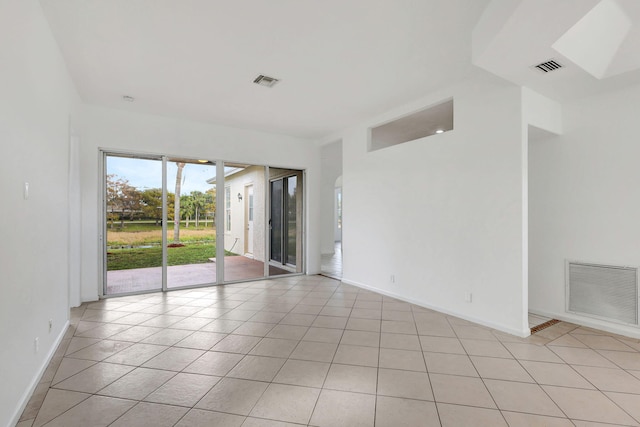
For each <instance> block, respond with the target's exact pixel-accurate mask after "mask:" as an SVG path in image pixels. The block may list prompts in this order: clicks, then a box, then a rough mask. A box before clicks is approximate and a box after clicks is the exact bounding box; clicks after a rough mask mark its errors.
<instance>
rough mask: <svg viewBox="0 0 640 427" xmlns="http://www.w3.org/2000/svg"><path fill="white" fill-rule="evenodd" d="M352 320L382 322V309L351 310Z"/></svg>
mask: <svg viewBox="0 0 640 427" xmlns="http://www.w3.org/2000/svg"><path fill="white" fill-rule="evenodd" d="M350 318H351V319H368V320H378V321H379V320H381V319H382V309H379V310H375V309H369V308H354V309H352V310H351V316H350Z"/></svg>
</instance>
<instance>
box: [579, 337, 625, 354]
mask: <svg viewBox="0 0 640 427" xmlns="http://www.w3.org/2000/svg"><path fill="white" fill-rule="evenodd" d="M575 338H576V339H578V340H579V341H580V342H582V343H583V344H585V345H586V346H588V347H589V348H593V349H594V350H613V351H634V349H633V348H631V347H629V346H628V345H626V344H624V343H623V342H622V341H619V340H617V339H615V338H613V337H610V336H607V335H580V334H578V335H576V336H575Z"/></svg>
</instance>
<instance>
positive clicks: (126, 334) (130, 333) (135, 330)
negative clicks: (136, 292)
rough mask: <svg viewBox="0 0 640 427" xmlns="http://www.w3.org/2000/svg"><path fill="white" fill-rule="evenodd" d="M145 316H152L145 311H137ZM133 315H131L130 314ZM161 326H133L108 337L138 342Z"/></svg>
mask: <svg viewBox="0 0 640 427" xmlns="http://www.w3.org/2000/svg"><path fill="white" fill-rule="evenodd" d="M137 314H140V315H145V316H152V315H149V314H145V313H137ZM132 316H133V315H132ZM161 330H162V328H155V327H152V326H133V327H131V328H129V329H127V330H126V331H122V332H120V333H118V334H115V335H112V336H111V338H110V339H112V340H116V341H130V342H139V341H142V340H143V339H145V338H148V337H150V336H151V335H153V334H156V333H158V332H160V331H161Z"/></svg>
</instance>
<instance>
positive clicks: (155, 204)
mask: <svg viewBox="0 0 640 427" xmlns="http://www.w3.org/2000/svg"><path fill="white" fill-rule="evenodd" d="M141 198H142V213H143V214H144V216H145V218H150V219H153V220H155V221H156V225H158V224H159V222H160V220H161V219H162V189H161V188H149V189H147V190H144V191H143V192H142V193H141Z"/></svg>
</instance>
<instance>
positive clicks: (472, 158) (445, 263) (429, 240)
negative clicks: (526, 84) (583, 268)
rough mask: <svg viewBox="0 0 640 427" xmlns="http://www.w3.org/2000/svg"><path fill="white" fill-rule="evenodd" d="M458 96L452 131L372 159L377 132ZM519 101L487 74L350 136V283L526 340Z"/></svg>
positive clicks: (346, 268)
mask: <svg viewBox="0 0 640 427" xmlns="http://www.w3.org/2000/svg"><path fill="white" fill-rule="evenodd" d="M451 96H453V98H454V123H455V125H454V126H455V129H454V130H453V131H450V132H446V133H444V134H441V135H434V136H430V137H426V138H422V139H419V140H416V141H412V142H409V143H405V144H401V145H397V146H393V147H389V148H386V149H382V150H378V151H374V152H370V153H368V152H367V137H368V132H367V128H368V127H370V126H374V125H376V124H379V123H383V122H385V121H387V120H389V119H392V118H394V117H398V116H401V115H403V114H405V113H408V112H411V111H415V110H419V109H421V108H424V107H425V106H428V105H432V104H434V103H436V102H438V101H441V100H442V99H446V98H449V97H451ZM521 98H522V96H521V89H520V88H518V87H516V86H514V85H511V84H508V83H505V82H503V81H502V80H499V79H497V78H493V77H490V76H488V75H487V74H485V73H483V72H478V73H477V76H476V77H474V78H473V79H470V80H468V81H466V82H464V83H462V84H459V85H457V86H454V87H451V88H445V89H443V90H441V91H439V92H438V93H435V94H432V95H431V96H428V97H426V98H424V99H422V100H420V101H418V102H415V103H413V104H412V105H407V106H405V107H403V108H399V109H396V110H394V111H391V112H388V113H387V114H384V115H382V116H380V117H377V118H375V119H372V120H370V121H369V122H367V123H363V124H362V125H361V126H357V127H354V128H352V129H349V130H347V131H345V132H344V134H343V135H342V137H343V140H342V141H343V156H344V159H343V191H344V213H343V221H344V231H343V239H344V242H345V244H347V245H348V248H349V250H348V251H345V252H344V258H343V260H344V261H343V280H345V281H347V282H350V283H356V284H360V285H365V286H369V287H371V288H375V289H377V290H380V291H382V292H385V293H388V294H393V295H397V296H399V297H401V298H404V299H407V300H410V301H413V302H416V303H418V304H421V305H425V306H429V307H433V308H435V309H437V310H440V311H443V312H448V313H452V314H455V315H457V316H460V317H463V318H466V319H470V320H473V321H476V322H478V323H482V324H485V325H489V326H492V327H495V328H497V329H500V330H503V331H508V332H511V333H514V334H518V335H526V334H528V325H527V324H526V313H524V312H523V311H526V310H525V309H524V307H525V305H526V304H525V301H526V291H525V289H526V287H525V286H526V283H525V281H524V280H523V276H524V272H525V271H526V268H525V267H526V266H525V265H524V264H526V258H524V257H525V253H524V248H523V246H524V242H525V240H524V238H523V234H526V233H523V227H526V224H524V223H523V222H524V218H525V213H524V212H523V197H524V194H523V187H524V185H523V183H524V182H525V181H524V179H525V178H524V177H523V158H525V159H526V153H523V144H524V141H523V137H522V125H521ZM524 229H525V230H526V228H524ZM391 275H395V283H391V281H390V276H391ZM465 292H471V293H472V295H473V302H472V303H466V302H465V299H464V297H465Z"/></svg>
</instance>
